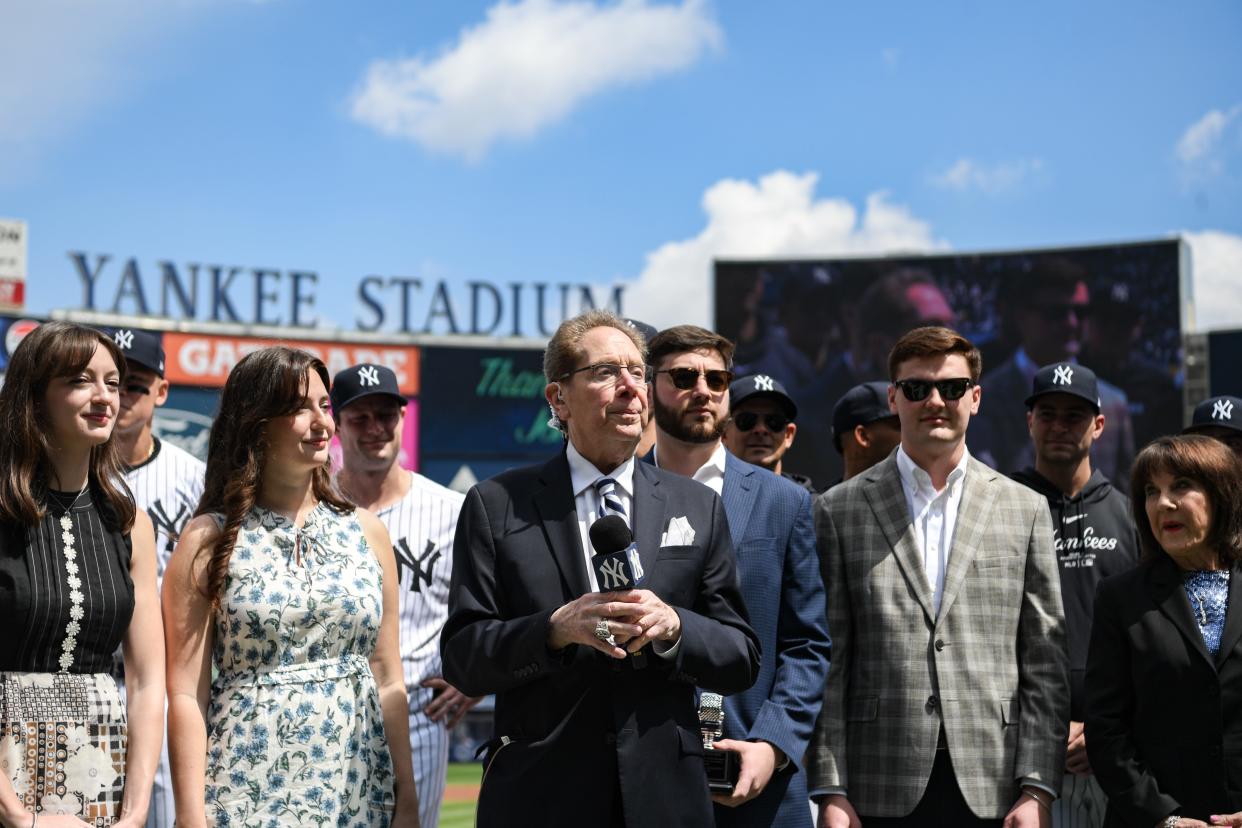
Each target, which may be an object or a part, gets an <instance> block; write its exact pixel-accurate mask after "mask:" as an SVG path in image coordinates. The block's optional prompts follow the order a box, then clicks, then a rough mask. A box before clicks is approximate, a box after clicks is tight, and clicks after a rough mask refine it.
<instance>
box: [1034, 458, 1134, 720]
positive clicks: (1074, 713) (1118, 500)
mask: <svg viewBox="0 0 1242 828" xmlns="http://www.w3.org/2000/svg"><path fill="white" fill-rule="evenodd" d="M1013 479H1014V480H1016V481H1018V482H1019V483H1023V484H1025V485H1027V486H1029V487H1030V488H1032V489H1034V490H1035V491H1037V492H1039V493H1040V494H1041V495H1043V496H1044V497H1046V498H1048V508H1049V510H1050V511H1051V512H1052V529H1053V537H1054V538H1055V540H1056V550H1057V560H1058V562H1059V563H1060V569H1061V600H1062V601H1063V602H1064V604H1065V638H1066V641H1067V642H1068V644H1069V662H1070V718H1071V719H1072V720H1073V721H1076V722H1081V721H1082V720H1083V718H1084V716H1085V714H1086V711H1085V709H1084V708H1085V704H1086V692H1085V688H1084V686H1083V681H1084V678H1085V676H1086V669H1087V643H1088V642H1089V641H1090V640H1091V613H1092V609H1093V606H1094V603H1095V588H1096V586H1097V585H1098V584H1099V583H1100V581H1102V580H1104V579H1105V578H1106V577H1108V576H1109V575H1115V574H1117V573H1118V572H1124V571H1126V570H1128V569H1131V568H1133V567H1134V566H1135V565H1136V564H1138V560H1139V539H1138V532H1137V531H1136V530H1135V528H1134V520H1133V519H1132V518H1131V516H1130V499H1129V498H1128V497H1126V496H1125V495H1123V494H1122V493H1121V492H1119V491H1117V490H1116V489H1114V488H1113V484H1112V483H1109V482H1108V478H1107V477H1105V476H1104V475H1102V474H1100V472H1099V470H1098V469H1097V470H1095V471H1092V472H1091V478H1090V479H1089V480H1088V481H1087V485H1086V486H1084V487H1083V489H1082V491H1081V492H1079V493H1078V494H1077V495H1076V496H1075V497H1067V496H1066V495H1064V494H1062V492H1061V490H1060V489H1058V488H1057V487H1056V486H1055V485H1053V484H1052V483H1051V482H1050V481H1049V480H1048V479H1047V478H1046V477H1044V476H1043V475H1042V474H1040V473H1039V472H1037V471H1035V469H1033V468H1026V469H1024V470H1022V471H1020V472H1016V473H1015V474H1014V475H1013Z"/></svg>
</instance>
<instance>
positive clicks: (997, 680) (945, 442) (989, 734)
mask: <svg viewBox="0 0 1242 828" xmlns="http://www.w3.org/2000/svg"><path fill="white" fill-rule="evenodd" d="M981 369H982V359H981V358H980V356H979V351H978V349H976V348H975V347H974V346H973V345H972V344H971V343H970V342H969V341H967V340H966V339H964V338H963V337H961V336H960V335H958V334H957V333H955V332H954V331H951V330H949V329H948V328H939V327H928V328H916V329H915V330H913V331H911V332H910V333H908V334H906V335H905V336H903V337H902V338H901V339H900V340H898V342H897V344H896V345H895V346H894V347H893V351H892V354H891V355H890V357H889V373H890V376H891V379H892V385H891V386H890V387H889V391H888V399H889V405H890V406H891V407H892V409H893V411H895V412H896V413H897V417H898V419H899V421H900V423H901V444H900V445H899V446H898V447H897V449H896V450H894V452H893V454H891V455H890V456H889V457H888V459H886V460H884V461H883V462H881V463H879V464H877V465H875V466H873V467H871V468H870V469H868V470H867V471H865V472H863V473H862V474H860V475H858V476H857V477H854V478H851V479H850V480H848V481H846V482H845V483H843V484H841V485H840V486H836V487H834V488H832V489H830V490H829V491H828V492H827V493H825V494H824V495H822V496H821V497H820V498H819V500H818V501H816V504H815V529H816V535H817V538H818V543H819V550H820V555H821V557H822V559H823V567H824V582H825V584H826V586H827V590H828V629H829V630H830V631H831V633H832V665H831V667H830V668H829V672H828V682H827V686H826V688H825V695H824V708H823V712H822V713H821V714H820V717H819V724H818V725H817V728H816V734H815V738H814V739H813V740H812V747H811V760H810V765H811V769H810V772H809V774H808V775H809V777H810V782H811V784H810V792H811V795H812V796H816V797H822V801H821V810H820V823H819V824H820V826H821V828H858V826H859V825H860V824H861V825H863V826H866V828H894V826H903V828H904V826H910V828H914V827H915V826H919V827H920V828H921V826H930V825H952V826H995V827H996V828H1001V826H1002V825H1003V826H1004V828H1048V826H1049V825H1050V823H1051V803H1052V800H1054V799H1055V798H1056V796H1057V795H1058V792H1059V790H1060V787H1061V780H1062V773H1063V769H1064V763H1065V747H1066V735H1067V733H1068V721H1069V665H1068V658H1067V656H1066V649H1065V615H1064V611H1063V608H1062V604H1061V584H1060V579H1059V577H1058V574H1057V559H1056V553H1055V551H1054V548H1053V534H1052V519H1051V517H1050V516H1049V514H1048V504H1047V502H1046V501H1045V500H1044V499H1043V498H1042V497H1040V496H1039V495H1038V494H1036V493H1035V492H1032V491H1031V490H1030V489H1027V488H1026V487H1024V486H1022V485H1020V484H1018V483H1015V482H1013V481H1011V480H1009V479H1007V478H1006V477H1004V476H1003V475H1000V474H998V473H997V472H996V471H995V470H993V469H990V468H988V467H987V466H985V465H983V464H982V463H980V462H979V461H977V460H975V459H973V458H972V457H971V456H970V454H969V452H967V451H966V442H965V440H966V426H967V424H968V423H969V421H970V418H971V415H973V414H974V413H975V412H976V411H978V410H979V403H980V398H981V393H980V389H979V386H978V384H977V383H978V380H979V374H980V372H981Z"/></svg>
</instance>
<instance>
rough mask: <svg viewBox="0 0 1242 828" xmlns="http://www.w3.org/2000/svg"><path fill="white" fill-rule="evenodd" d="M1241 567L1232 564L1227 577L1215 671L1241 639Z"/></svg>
mask: <svg viewBox="0 0 1242 828" xmlns="http://www.w3.org/2000/svg"><path fill="white" fill-rule="evenodd" d="M1239 580H1242V565H1240V564H1234V565H1233V572H1232V574H1230V576H1229V602H1228V603H1227V604H1225V631H1224V632H1222V633H1221V635H1220V649H1219V650H1217V652H1216V669H1217V670H1220V668H1221V667H1224V666H1225V659H1226V658H1228V657H1229V653H1230V652H1232V651H1233V648H1234V647H1236V646H1237V645H1238V639H1240V638H1242V584H1239V583H1238V581H1239Z"/></svg>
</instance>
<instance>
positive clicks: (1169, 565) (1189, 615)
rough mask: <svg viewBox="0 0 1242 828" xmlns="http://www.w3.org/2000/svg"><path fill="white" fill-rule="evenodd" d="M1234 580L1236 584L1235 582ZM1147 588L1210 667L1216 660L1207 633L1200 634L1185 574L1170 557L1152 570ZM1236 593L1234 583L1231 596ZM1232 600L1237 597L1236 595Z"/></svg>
mask: <svg viewBox="0 0 1242 828" xmlns="http://www.w3.org/2000/svg"><path fill="white" fill-rule="evenodd" d="M1230 580H1231V582H1232V579H1230ZM1147 586H1148V589H1149V590H1150V591H1151V597H1152V599H1153V600H1154V601H1155V602H1156V605H1157V606H1158V607H1160V611H1161V612H1162V613H1164V615H1165V616H1166V617H1167V618H1168V619H1169V620H1170V621H1172V622H1173V626H1174V627H1176V628H1177V631H1178V632H1179V633H1181V634H1182V637H1183V638H1185V639H1186V640H1187V641H1188V642H1190V645H1191V646H1192V647H1193V648H1194V649H1195V650H1196V651H1197V652H1198V653H1199V654H1200V655H1201V656H1203V658H1204V659H1205V660H1206V661H1207V663H1208V664H1212V656H1211V654H1210V653H1208V648H1207V644H1204V643H1203V633H1201V632H1199V625H1198V624H1196V623H1195V616H1194V612H1193V611H1192V610H1191V609H1190V599H1189V598H1187V597H1186V590H1185V589H1184V588H1183V587H1182V575H1181V571H1180V570H1179V569H1178V568H1177V565H1176V564H1174V563H1173V561H1172V559H1171V558H1169V557H1168V556H1167V555H1163V554H1161V556H1160V557H1159V558H1158V559H1157V560H1156V562H1155V564H1154V565H1153V566H1152V568H1151V575H1150V576H1149V577H1148V580H1147ZM1232 591H1233V585H1232V583H1230V592H1231V593H1232ZM1230 597H1233V596H1232V594H1231V595H1230ZM1235 626H1236V625H1235ZM1223 643H1224V642H1223V641H1222V644H1223ZM1221 649H1222V650H1223V649H1224V648H1223V647H1222V648H1221Z"/></svg>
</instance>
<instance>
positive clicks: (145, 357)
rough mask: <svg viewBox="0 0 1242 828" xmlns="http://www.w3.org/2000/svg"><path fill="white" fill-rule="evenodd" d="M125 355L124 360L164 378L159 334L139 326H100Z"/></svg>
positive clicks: (161, 344)
mask: <svg viewBox="0 0 1242 828" xmlns="http://www.w3.org/2000/svg"><path fill="white" fill-rule="evenodd" d="M100 330H102V331H103V332H104V333H105V334H107V335H108V336H110V337H111V338H112V341H113V342H115V343H116V347H117V348H120V349H121V353H122V354H124V355H125V361H126V362H130V363H133V364H134V365H137V366H138V367H140V368H146V369H147V370H148V371H154V372H155V373H156V374H157V375H158V376H159V377H160V379H163V378H164V343H163V339H162V338H161V337H160V335H159V334H156V333H152V332H151V331H144V330H142V329H141V328H100Z"/></svg>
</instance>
